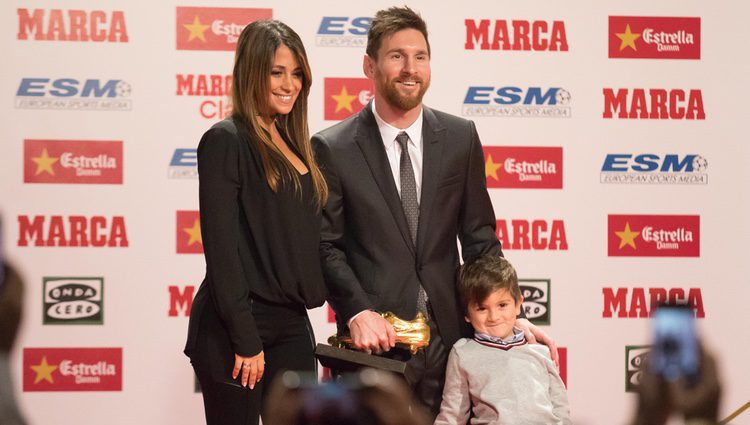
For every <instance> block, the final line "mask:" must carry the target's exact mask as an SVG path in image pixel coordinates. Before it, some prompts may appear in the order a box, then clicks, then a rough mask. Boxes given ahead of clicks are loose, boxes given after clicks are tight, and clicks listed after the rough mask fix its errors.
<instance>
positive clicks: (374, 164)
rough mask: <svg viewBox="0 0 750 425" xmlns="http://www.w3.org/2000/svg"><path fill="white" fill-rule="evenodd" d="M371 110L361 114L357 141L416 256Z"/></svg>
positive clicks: (407, 243) (397, 223) (399, 227)
mask: <svg viewBox="0 0 750 425" xmlns="http://www.w3.org/2000/svg"><path fill="white" fill-rule="evenodd" d="M370 108H371V106H370V105H367V106H366V107H365V108H363V109H362V111H361V112H360V114H359V117H358V120H359V122H358V125H357V134H356V135H355V140H356V142H357V145H358V146H359V149H360V150H361V151H362V154H363V155H364V157H365V160H366V161H367V165H368V167H369V168H370V172H371V174H372V177H373V179H374V180H375V183H377V185H378V188H379V189H380V193H381V194H382V195H383V199H384V200H385V203H386V204H387V205H388V209H389V210H390V211H391V214H392V215H393V218H394V220H395V221H396V226H397V227H398V230H399V232H400V233H401V236H402V237H403V238H404V242H405V243H406V245H407V246H408V247H409V250H410V251H411V253H412V254H414V253H415V248H414V243H413V242H412V240H411V235H410V234H409V226H408V224H407V223H406V216H405V215H404V209H403V208H402V207H401V198H400V197H399V196H398V190H397V189H396V182H395V181H394V180H393V173H392V172H391V165H390V163H389V162H388V157H387V156H386V153H385V147H384V146H383V139H382V137H381V136H380V130H379V129H378V124H377V122H376V121H375V116H374V115H373V113H372V110H371V109H370ZM420 215H421V212H420Z"/></svg>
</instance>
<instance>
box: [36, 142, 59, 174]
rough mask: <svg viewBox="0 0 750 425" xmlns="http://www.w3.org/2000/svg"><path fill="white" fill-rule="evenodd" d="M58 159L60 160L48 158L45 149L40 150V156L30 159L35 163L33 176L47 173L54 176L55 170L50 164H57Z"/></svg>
mask: <svg viewBox="0 0 750 425" xmlns="http://www.w3.org/2000/svg"><path fill="white" fill-rule="evenodd" d="M58 159H60V158H53V157H51V156H49V153H47V148H44V149H42V155H41V156H36V157H31V160H32V161H34V162H35V163H36V174H34V175H35V176H38V175H39V174H42V173H44V172H47V173H50V174H51V175H53V176H54V175H55V170H54V169H53V168H52V164H54V163H55V162H57V160H58Z"/></svg>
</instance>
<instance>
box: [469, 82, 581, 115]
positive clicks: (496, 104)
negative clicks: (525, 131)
mask: <svg viewBox="0 0 750 425" xmlns="http://www.w3.org/2000/svg"><path fill="white" fill-rule="evenodd" d="M570 97H571V96H570V92H569V91H567V90H565V89H562V88H560V87H550V88H547V89H543V88H541V87H526V88H523V87H511V86H508V87H499V88H498V87H493V86H471V87H469V89H468V90H467V92H466V97H465V98H464V104H463V109H462V113H463V115H465V116H491V117H513V118H516V117H522V118H570V116H571V108H570Z"/></svg>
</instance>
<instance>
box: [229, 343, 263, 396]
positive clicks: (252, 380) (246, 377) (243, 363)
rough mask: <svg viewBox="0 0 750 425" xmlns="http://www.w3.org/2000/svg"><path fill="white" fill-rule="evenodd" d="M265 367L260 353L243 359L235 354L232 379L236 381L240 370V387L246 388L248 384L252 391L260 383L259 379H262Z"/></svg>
mask: <svg viewBox="0 0 750 425" xmlns="http://www.w3.org/2000/svg"><path fill="white" fill-rule="evenodd" d="M265 367H266V362H265V360H264V357H263V352H262V351H261V352H260V353H258V354H256V355H254V356H250V357H243V356H240V355H239V354H235V355H234V369H233V370H232V379H237V376H238V375H239V374H240V370H242V386H243V387H247V386H248V384H250V389H251V390H252V389H253V388H255V384H257V383H258V382H260V379H261V378H262V377H263V370H264V369H265Z"/></svg>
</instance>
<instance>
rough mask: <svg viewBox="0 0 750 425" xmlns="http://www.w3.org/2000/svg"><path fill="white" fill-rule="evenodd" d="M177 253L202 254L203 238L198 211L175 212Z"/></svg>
mask: <svg viewBox="0 0 750 425" xmlns="http://www.w3.org/2000/svg"><path fill="white" fill-rule="evenodd" d="M176 223H177V229H176V234H177V236H176V238H177V253H178V254H203V236H202V235H201V219H200V213H199V212H198V211H177V219H176Z"/></svg>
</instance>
